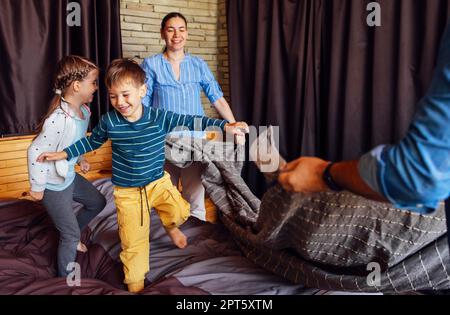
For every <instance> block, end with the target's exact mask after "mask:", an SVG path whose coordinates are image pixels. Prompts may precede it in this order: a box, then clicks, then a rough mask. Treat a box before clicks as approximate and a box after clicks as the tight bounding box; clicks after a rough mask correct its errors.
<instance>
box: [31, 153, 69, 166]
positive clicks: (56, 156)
mask: <svg viewBox="0 0 450 315" xmlns="http://www.w3.org/2000/svg"><path fill="white" fill-rule="evenodd" d="M65 159H67V153H66V152H65V151H61V152H44V153H42V154H40V155H39V156H38V158H37V159H36V162H39V163H44V162H45V161H59V160H65Z"/></svg>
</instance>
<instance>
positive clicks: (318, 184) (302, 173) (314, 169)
mask: <svg viewBox="0 0 450 315" xmlns="http://www.w3.org/2000/svg"><path fill="white" fill-rule="evenodd" d="M328 164H330V162H328V161H325V160H322V159H319V158H314V157H302V158H299V159H297V160H295V161H293V162H290V163H288V164H286V165H285V166H284V167H282V168H281V169H280V170H281V173H280V175H279V177H278V180H279V182H280V184H281V185H282V186H283V188H284V189H285V190H287V191H293V192H304V193H316V192H323V191H328V190H329V188H328V186H327V184H326V183H325V181H324V179H323V173H324V171H325V169H326V167H327V166H328ZM330 174H331V177H332V178H333V181H334V182H335V183H337V184H338V185H339V186H340V187H342V188H343V189H346V190H348V191H351V192H353V193H355V194H358V195H361V196H364V197H366V198H369V199H372V200H376V201H387V200H386V199H385V198H384V197H383V196H381V195H380V194H378V193H377V192H375V191H373V190H372V189H371V188H370V187H369V186H368V185H367V184H366V183H365V182H364V180H363V179H362V178H361V176H360V175H359V172H358V161H344V162H339V163H335V164H333V166H332V167H331V169H330Z"/></svg>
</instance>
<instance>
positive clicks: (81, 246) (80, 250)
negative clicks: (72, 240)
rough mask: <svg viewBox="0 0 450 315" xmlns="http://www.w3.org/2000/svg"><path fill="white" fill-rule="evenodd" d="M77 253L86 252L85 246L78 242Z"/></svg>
mask: <svg viewBox="0 0 450 315" xmlns="http://www.w3.org/2000/svg"><path fill="white" fill-rule="evenodd" d="M77 251H79V252H82V253H86V252H87V251H88V249H87V247H86V245H84V244H83V243H81V242H78V245H77Z"/></svg>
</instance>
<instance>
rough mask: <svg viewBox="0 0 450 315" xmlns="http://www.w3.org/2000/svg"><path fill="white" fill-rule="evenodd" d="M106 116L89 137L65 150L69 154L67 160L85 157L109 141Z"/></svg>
mask: <svg viewBox="0 0 450 315" xmlns="http://www.w3.org/2000/svg"><path fill="white" fill-rule="evenodd" d="M104 119H105V116H102V118H101V119H100V122H99V124H98V125H97V126H96V127H95V128H94V130H92V133H91V135H90V136H89V137H85V138H83V139H80V140H78V141H77V142H75V143H74V144H72V145H71V146H69V147H67V148H65V149H64V151H65V152H66V153H67V160H68V161H69V160H70V159H72V158H74V157H77V156H80V155H83V154H85V153H87V152H91V151H94V150H96V149H98V148H100V147H101V146H102V144H103V143H105V142H106V140H108V133H107V131H106V130H107V125H106V123H105V121H104Z"/></svg>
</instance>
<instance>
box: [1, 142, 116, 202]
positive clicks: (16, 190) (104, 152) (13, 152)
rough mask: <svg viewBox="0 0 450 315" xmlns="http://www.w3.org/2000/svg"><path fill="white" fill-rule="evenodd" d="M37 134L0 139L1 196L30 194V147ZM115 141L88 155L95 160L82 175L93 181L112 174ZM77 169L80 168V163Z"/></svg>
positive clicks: (91, 160) (24, 195) (9, 196)
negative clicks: (28, 151)
mask: <svg viewBox="0 0 450 315" xmlns="http://www.w3.org/2000/svg"><path fill="white" fill-rule="evenodd" d="M34 137H35V136H34V135H30V136H21V137H10V138H2V139H0V199H18V198H24V197H26V196H27V194H28V191H29V190H30V184H29V181H28V165H27V149H28V146H29V145H30V144H31V141H32V140H33V138H34ZM111 154H112V153H111V142H110V141H108V142H106V143H105V144H104V145H103V146H102V147H101V148H99V149H97V150H96V151H93V152H90V153H88V154H86V155H85V157H86V158H87V160H88V161H89V163H90V164H91V170H90V171H89V172H88V173H87V174H83V173H80V175H82V176H84V177H85V178H87V179H89V180H90V181H93V180H96V179H99V178H104V177H111ZM75 169H76V171H77V172H79V167H78V165H77V166H76V168H75Z"/></svg>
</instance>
